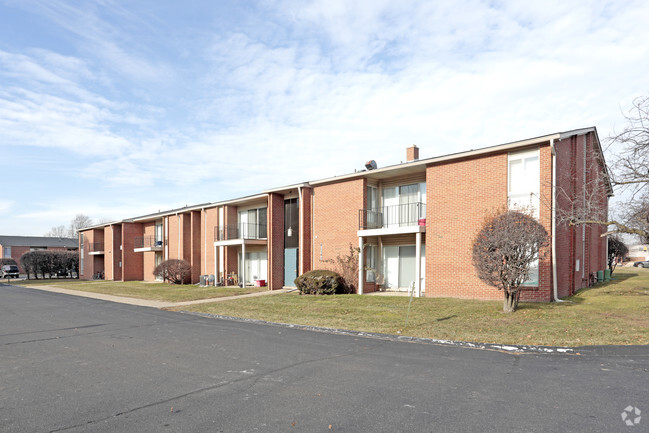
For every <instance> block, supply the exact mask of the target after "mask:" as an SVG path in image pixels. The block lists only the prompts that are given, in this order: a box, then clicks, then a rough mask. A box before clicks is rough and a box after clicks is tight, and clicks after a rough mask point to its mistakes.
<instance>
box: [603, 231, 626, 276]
mask: <svg viewBox="0 0 649 433" xmlns="http://www.w3.org/2000/svg"><path fill="white" fill-rule="evenodd" d="M628 252H629V248H628V247H627V246H626V245H625V244H624V242H622V240H621V239H620V238H619V237H617V236H610V237H609V238H608V256H607V257H608V268H609V269H610V270H611V274H612V273H613V271H614V270H615V267H616V266H617V264H618V262H620V261H621V260H622V259H624V256H625V255H626V254H627V253H628Z"/></svg>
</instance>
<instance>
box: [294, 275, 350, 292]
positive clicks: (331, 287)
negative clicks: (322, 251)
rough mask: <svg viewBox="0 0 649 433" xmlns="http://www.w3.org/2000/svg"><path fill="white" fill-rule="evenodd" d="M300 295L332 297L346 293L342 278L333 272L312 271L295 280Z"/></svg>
mask: <svg viewBox="0 0 649 433" xmlns="http://www.w3.org/2000/svg"><path fill="white" fill-rule="evenodd" d="M295 286H296V287H297V288H298V290H299V291H300V295H333V294H336V293H348V291H347V289H346V286H345V284H344V281H343V277H341V276H340V274H337V273H336V272H334V271H326V270H314V271H309V272H306V273H304V274H302V275H300V276H299V277H297V278H296V279H295Z"/></svg>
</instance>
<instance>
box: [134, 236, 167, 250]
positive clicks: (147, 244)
mask: <svg viewBox="0 0 649 433" xmlns="http://www.w3.org/2000/svg"><path fill="white" fill-rule="evenodd" d="M163 245H164V242H163V240H162V239H160V238H156V237H155V236H136V237H135V245H134V246H135V248H162V246H163Z"/></svg>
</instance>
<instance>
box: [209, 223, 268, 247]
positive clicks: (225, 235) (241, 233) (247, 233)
mask: <svg viewBox="0 0 649 433" xmlns="http://www.w3.org/2000/svg"><path fill="white" fill-rule="evenodd" d="M266 237H267V236H266V224H251V223H240V224H227V225H224V226H217V227H214V240H215V241H217V242H218V241H228V240H233V239H266Z"/></svg>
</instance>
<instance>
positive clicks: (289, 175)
mask: <svg viewBox="0 0 649 433" xmlns="http://www.w3.org/2000/svg"><path fill="white" fill-rule="evenodd" d="M34 4H35V6H34V9H33V10H38V12H39V14H41V15H42V16H44V17H46V18H47V19H48V20H50V21H51V22H52V23H55V24H56V25H58V26H60V27H61V28H62V29H64V30H65V32H67V33H70V34H73V35H75V38H78V41H75V45H74V48H73V49H71V50H70V51H71V52H72V53H73V54H69V53H68V54H65V55H63V54H61V53H57V52H55V51H54V50H46V49H44V48H40V49H34V48H30V49H28V50H24V51H20V52H19V51H16V52H14V53H12V52H8V51H0V76H2V77H5V78H6V79H7V81H6V82H5V83H6V84H5V85H1V86H0V140H1V141H2V142H3V143H10V144H12V145H13V144H16V145H24V146H40V147H44V148H48V149H62V150H65V151H66V152H70V153H71V154H74V155H76V156H77V157H78V158H79V159H78V166H79V168H78V170H77V173H78V174H79V176H80V177H82V178H83V180H82V181H81V182H83V183H88V184H92V185H94V186H97V185H99V186H100V187H101V188H110V189H111V190H110V194H111V197H115V202H114V204H115V205H116V206H122V204H120V203H123V202H122V199H121V198H120V197H122V196H124V197H132V195H131V194H134V192H133V191H137V192H138V193H143V192H144V194H146V191H150V193H149V195H155V196H156V200H159V201H163V199H162V198H160V199H158V198H157V197H159V196H158V195H157V194H159V190H163V189H164V190H167V191H168V200H169V205H168V206H165V207H174V204H178V203H181V204H180V205H184V204H185V203H186V202H189V204H191V203H192V201H193V202H205V201H215V200H219V199H225V198H232V197H236V196H238V195H243V194H249V193H254V192H258V191H260V190H263V189H265V188H268V187H272V186H280V185H284V184H289V183H294V182H298V181H302V180H309V179H317V178H322V177H329V176H332V175H335V174H341V173H346V172H350V171H353V169H354V168H362V166H363V163H364V162H365V161H366V160H368V159H375V160H377V162H378V163H379V165H381V166H385V165H388V164H393V163H398V162H399V161H401V160H403V159H404V157H405V149H404V148H405V147H406V146H409V145H411V144H417V145H419V147H420V148H421V153H422V157H430V156H436V155H440V154H446V153H452V152H456V151H460V150H467V149H470V148H478V147H483V146H489V145H494V144H499V143H503V142H508V141H514V140H519V139H524V138H529V137H533V136H538V135H541V134H547V133H551V132H556V131H562V130H569V129H573V128H578V127H584V126H592V125H595V126H598V127H599V130H600V135H601V136H602V137H605V136H607V135H608V132H609V130H610V128H611V127H612V126H613V125H614V124H615V123H616V122H623V120H622V118H621V115H620V110H619V107H620V106H625V105H628V103H629V102H630V101H631V99H632V98H633V97H634V96H637V95H641V94H644V93H645V92H646V91H647V86H646V78H645V73H644V71H646V70H649V56H648V55H647V48H646V44H645V43H644V41H646V40H647V39H649V27H648V26H646V25H645V23H644V17H646V16H649V4H644V3H643V2H631V3H618V2H595V1H593V2H585V3H580V4H574V3H567V2H561V1H552V2H544V3H543V4H528V3H524V4H523V3H520V2H513V1H512V2H509V1H504V2H483V1H477V0H467V1H461V2H414V1H413V2H408V1H406V2H389V1H383V0H381V1H359V2H345V1H342V0H335V1H331V0H326V1H325V0H321V1H312V2H301V1H293V0H292V1H277V2H270V3H264V4H265V5H266V7H265V9H262V8H261V7H259V6H258V7H257V8H256V9H254V12H253V13H249V12H248V10H244V9H237V10H238V11H239V13H240V14H242V15H245V18H244V19H242V21H237V22H236V23H234V24H229V25H226V24H224V23H226V22H227V17H219V19H221V20H222V21H218V20H217V19H216V18H213V21H214V22H218V23H219V24H218V25H216V24H215V25H213V26H209V27H202V28H198V29H191V30H188V29H186V28H185V29H183V28H182V27H178V26H175V25H174V24H176V23H175V22H174V21H173V18H171V17H166V18H164V17H162V16H159V15H155V11H154V10H153V9H152V10H151V11H148V10H147V13H146V14H140V13H139V12H141V11H138V12H137V13H136V12H134V11H133V10H131V9H130V8H122V7H119V6H118V5H115V4H113V3H111V2H104V3H102V4H100V5H94V6H93V5H88V4H86V5H85V6H84V5H74V6H72V5H71V4H70V3H68V2H63V1H57V2H55V3H50V2H36V3H34ZM183 7H185V6H183ZM187 7H191V6H187ZM233 7H235V8H236V7H239V6H238V4H237V5H235V6H233ZM143 9H146V8H144V7H143ZM210 12H212V13H213V14H214V17H216V15H218V14H217V13H215V12H214V11H205V14H208V15H209V13H210ZM206 21H210V20H209V19H207V20H206ZM148 23H154V24H148ZM161 29H162V30H161ZM165 32H168V33H169V34H165ZM67 33H66V34H67ZM189 35H192V36H194V35H200V37H197V38H196V39H192V36H189ZM154 36H155V37H157V38H159V39H160V40H159V41H157V40H156V41H155V42H153V41H152V39H154ZM140 39H141V40H140ZM163 51H164V52H163ZM174 62H175V63H174ZM108 193H109V192H108V190H105V189H100V190H99V193H98V195H99V196H101V195H103V194H108ZM82 197H83V200H84V202H87V203H84V205H87V206H89V207H92V206H94V205H93V204H92V202H88V198H87V194H85V195H82ZM190 198H194V199H195V200H190ZM136 207H137V206H134V207H130V206H126V207H125V208H124V209H125V210H127V208H128V209H129V210H130V209H135V208H136ZM84 213H85V212H84ZM136 213H140V212H137V211H136Z"/></svg>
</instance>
